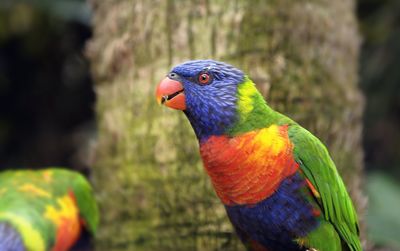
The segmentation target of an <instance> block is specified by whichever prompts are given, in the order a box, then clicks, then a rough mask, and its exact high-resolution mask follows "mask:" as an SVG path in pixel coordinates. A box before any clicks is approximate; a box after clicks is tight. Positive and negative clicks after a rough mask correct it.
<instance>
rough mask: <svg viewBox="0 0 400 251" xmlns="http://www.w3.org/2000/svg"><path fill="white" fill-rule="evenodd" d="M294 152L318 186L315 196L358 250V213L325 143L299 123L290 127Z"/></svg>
mask: <svg viewBox="0 0 400 251" xmlns="http://www.w3.org/2000/svg"><path fill="white" fill-rule="evenodd" d="M289 137H290V139H291V141H292V142H293V144H294V155H295V159H296V161H297V162H298V163H299V164H300V168H301V170H302V171H303V173H304V175H305V176H306V178H307V179H308V180H309V181H310V182H311V183H312V185H313V186H314V187H315V188H316V189H317V191H318V193H319V196H315V199H316V200H317V202H318V203H319V205H320V207H321V208H322V210H323V212H324V217H325V220H327V221H328V222H331V224H332V225H333V226H334V227H335V229H336V231H337V232H338V234H339V236H340V237H341V239H342V240H343V241H344V242H345V243H346V244H347V246H348V247H349V249H350V250H351V251H361V250H362V248H361V244H360V240H359V228H358V220H357V214H356V211H355V209H354V207H353V204H352V202H351V199H350V196H349V194H348V193H347V190H346V187H345V185H344V183H343V181H342V179H341V178H340V176H339V173H338V171H337V169H336V166H335V164H334V163H333V161H332V159H331V157H330V156H329V153H328V150H327V149H326V147H325V146H324V145H323V144H322V143H321V142H320V141H319V139H318V138H316V137H315V136H314V135H312V134H311V133H310V132H309V131H307V130H306V129H304V128H302V127H301V126H299V125H292V126H291V127H290V128H289Z"/></svg>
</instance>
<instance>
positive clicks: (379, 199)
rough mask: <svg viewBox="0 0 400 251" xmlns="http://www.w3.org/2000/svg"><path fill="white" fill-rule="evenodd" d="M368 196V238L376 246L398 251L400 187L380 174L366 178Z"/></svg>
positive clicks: (399, 243)
mask: <svg viewBox="0 0 400 251" xmlns="http://www.w3.org/2000/svg"><path fill="white" fill-rule="evenodd" d="M366 184H367V192H368V195H369V204H368V214H367V223H368V225H369V226H370V231H369V238H370V240H371V241H373V242H374V243H376V244H377V245H387V246H391V247H392V248H395V249H396V250H400V239H399V230H400V217H399V208H400V196H399V194H400V185H399V182H398V181H396V180H394V179H393V178H389V177H388V176H387V175H385V174H383V173H382V172H379V173H377V172H374V173H372V174H370V175H369V176H368V178H367V183H366Z"/></svg>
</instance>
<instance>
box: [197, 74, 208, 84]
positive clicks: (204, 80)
mask: <svg viewBox="0 0 400 251" xmlns="http://www.w3.org/2000/svg"><path fill="white" fill-rule="evenodd" d="M209 81H210V75H209V74H208V73H201V74H200V75H199V83H200V84H208V82H209Z"/></svg>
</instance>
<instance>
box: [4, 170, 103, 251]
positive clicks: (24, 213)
mask: <svg viewBox="0 0 400 251" xmlns="http://www.w3.org/2000/svg"><path fill="white" fill-rule="evenodd" d="M98 221H99V213H98V208H97V204H96V202H95V199H94V196H93V193H92V189H91V187H90V185H89V183H88V182H87V180H86V179H85V178H84V177H83V176H82V175H81V174H79V173H77V172H73V171H68V170H63V169H58V168H51V169H44V170H40V171H29V170H21V171H5V172H2V173H0V251H46V250H52V251H65V250H69V249H70V248H71V247H72V246H73V245H74V243H75V242H76V241H77V240H78V238H79V236H80V234H81V232H82V227H85V228H86V229H87V230H88V231H89V232H90V233H95V231H96V228H97V225H98Z"/></svg>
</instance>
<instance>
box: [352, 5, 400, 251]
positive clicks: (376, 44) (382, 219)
mask: <svg viewBox="0 0 400 251" xmlns="http://www.w3.org/2000/svg"><path fill="white" fill-rule="evenodd" d="M357 12H358V16H359V20H360V30H361V32H362V35H363V37H364V42H363V45H362V50H361V57H360V77H361V79H360V86H361V88H362V90H363V91H364V94H365V96H366V100H367V102H366V108H365V113H364V133H363V138H364V149H365V164H366V168H367V171H374V170H375V171H379V172H380V173H379V174H377V173H373V174H372V175H370V176H368V178H367V181H366V187H367V192H368V196H369V210H368V214H367V223H368V229H369V236H370V239H371V240H372V241H374V242H376V243H377V244H380V245H388V246H392V248H395V247H396V248H397V249H396V250H400V241H399V233H400V213H399V208H400V199H399V198H400V187H399V186H400V182H399V180H400V71H399V67H400V1H398V0H360V1H359V2H358V9H357ZM385 175H386V176H385ZM389 176H391V179H389V178H388V177H389Z"/></svg>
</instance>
